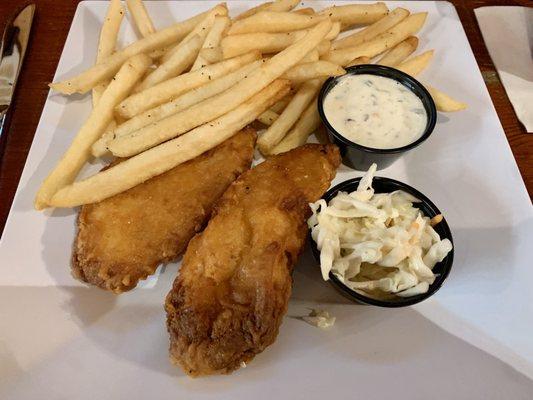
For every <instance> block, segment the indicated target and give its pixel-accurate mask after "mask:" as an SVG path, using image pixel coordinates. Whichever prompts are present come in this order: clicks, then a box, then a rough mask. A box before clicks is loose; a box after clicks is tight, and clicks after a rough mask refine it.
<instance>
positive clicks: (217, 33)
mask: <svg viewBox="0 0 533 400" xmlns="http://www.w3.org/2000/svg"><path fill="white" fill-rule="evenodd" d="M230 24H231V21H230V19H229V17H227V16H225V15H217V16H216V17H215V22H213V26H212V27H211V30H210V31H209V33H208V34H207V36H206V38H205V40H204V43H203V44H202V49H214V48H218V46H219V45H220V41H221V40H222V36H223V35H224V32H226V30H227V29H228V28H229V26H230ZM215 62H216V61H215ZM209 64H212V62H209V60H207V59H206V58H204V57H203V56H202V52H201V51H200V54H198V57H197V58H196V61H195V62H194V64H193V66H192V67H191V71H196V70H197V69H199V68H202V67H205V66H206V65H209Z"/></svg>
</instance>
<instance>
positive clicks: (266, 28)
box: [228, 11, 327, 35]
mask: <svg viewBox="0 0 533 400" xmlns="http://www.w3.org/2000/svg"><path fill="white" fill-rule="evenodd" d="M324 19H327V17H323V16H317V15H300V14H295V13H290V12H274V11H260V12H258V13H257V14H254V15H252V16H251V17H248V18H245V19H241V20H239V21H235V22H234V23H233V25H232V26H231V28H230V29H229V31H228V35H239V34H243V33H252V32H270V33H277V32H290V31H296V30H300V29H306V28H310V27H312V26H315V25H316V24H318V23H319V22H321V21H324Z"/></svg>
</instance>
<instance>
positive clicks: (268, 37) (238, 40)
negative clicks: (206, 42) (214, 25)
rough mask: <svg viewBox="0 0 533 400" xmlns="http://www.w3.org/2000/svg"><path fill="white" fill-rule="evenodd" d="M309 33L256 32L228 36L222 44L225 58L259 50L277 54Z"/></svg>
mask: <svg viewBox="0 0 533 400" xmlns="http://www.w3.org/2000/svg"><path fill="white" fill-rule="evenodd" d="M306 33H307V32H305V31H304V32H301V31H298V32H289V33H267V32H254V33H244V34H240V35H231V36H226V37H225V38H223V39H222V41H221V42H220V47H221V49H222V55H223V57H224V58H230V57H235V56H237V55H240V54H244V53H248V52H249V51H252V50H258V51H260V52H261V53H264V54H268V53H277V52H279V51H282V50H283V49H286V48H287V47H289V46H290V45H291V44H293V43H294V42H296V41H297V40H299V39H301V38H302V37H304V36H305V35H306Z"/></svg>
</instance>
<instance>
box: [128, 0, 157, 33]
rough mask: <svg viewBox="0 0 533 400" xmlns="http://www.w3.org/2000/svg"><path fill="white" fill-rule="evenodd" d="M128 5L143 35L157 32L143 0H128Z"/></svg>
mask: <svg viewBox="0 0 533 400" xmlns="http://www.w3.org/2000/svg"><path fill="white" fill-rule="evenodd" d="M126 5H127V6H128V10H129V11H130V13H131V15H132V17H133V21H134V22H135V26H136V27H137V30H138V31H139V33H140V34H141V36H143V37H146V36H148V35H151V34H152V33H154V32H155V28H154V24H153V22H152V19H151V18H150V15H148V11H146V7H145V6H144V3H143V2H142V0H126Z"/></svg>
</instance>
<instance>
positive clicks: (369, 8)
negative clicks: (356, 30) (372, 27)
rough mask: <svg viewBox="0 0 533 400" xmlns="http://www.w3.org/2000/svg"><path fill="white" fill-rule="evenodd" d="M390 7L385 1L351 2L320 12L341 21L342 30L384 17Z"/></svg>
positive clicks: (370, 22)
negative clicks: (371, 2) (372, 2)
mask: <svg viewBox="0 0 533 400" xmlns="http://www.w3.org/2000/svg"><path fill="white" fill-rule="evenodd" d="M388 12H389V9H388V8H387V6H386V5H385V3H381V2H380V3H374V4H349V5H345V6H333V7H328V8H325V9H324V10H322V11H321V12H319V13H318V15H324V16H328V17H330V18H331V19H332V20H333V21H340V23H341V26H342V27H341V30H346V29H348V28H350V27H352V26H354V25H368V24H372V23H374V22H376V21H378V20H380V19H381V18H383V17H384V16H385V15H387V13H388Z"/></svg>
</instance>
